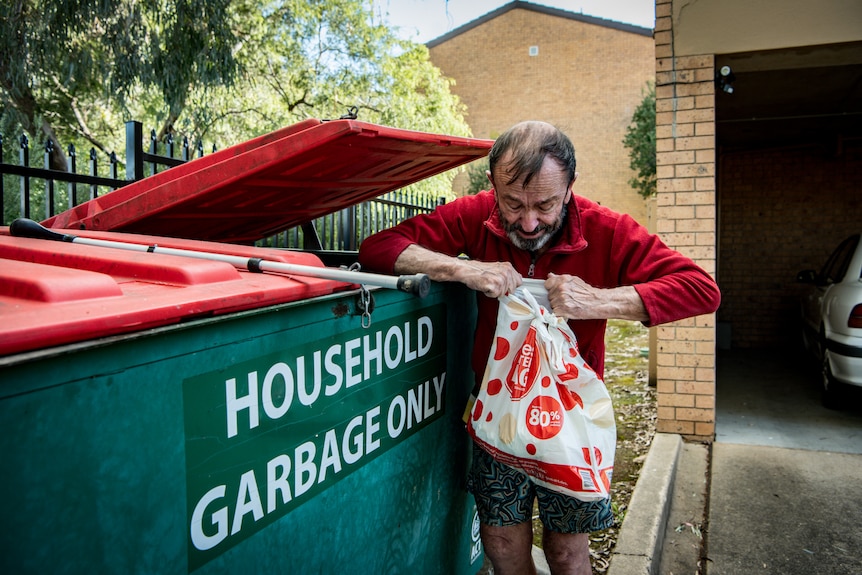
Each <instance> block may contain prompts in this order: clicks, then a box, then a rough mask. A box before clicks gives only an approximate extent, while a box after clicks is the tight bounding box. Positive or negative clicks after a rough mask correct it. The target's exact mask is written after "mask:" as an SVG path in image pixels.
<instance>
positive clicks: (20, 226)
mask: <svg viewBox="0 0 862 575" xmlns="http://www.w3.org/2000/svg"><path fill="white" fill-rule="evenodd" d="M9 232H10V233H11V234H12V235H13V236H16V237H27V238H35V239H43V240H54V241H61V242H69V243H76V244H84V245H90V246H98V247H104V248H114V249H122V250H130V251H136V252H148V253H156V254H165V255H173V256H181V257H188V258H196V259H204V260H212V261H220V262H225V263H229V264H231V265H233V266H234V267H237V268H241V269H247V270H248V271H251V272H258V273H260V272H278V273H286V274H294V275H299V276H308V277H317V278H323V279H330V280H335V281H341V282H346V283H352V284H367V285H373V286H378V287H383V288H388V289H397V290H399V291H403V292H407V293H412V294H414V295H418V296H419V297H425V296H426V295H428V291H429V290H430V288H431V280H430V278H429V277H428V276H427V275H426V274H414V275H402V276H389V275H383V274H373V273H367V272H359V271H352V270H345V269H340V268H327V267H315V266H304V265H298V264H287V263H283V262H273V261H268V260H263V259H260V258H247V257H244V256H232V255H230V254H219V253H212V252H199V251H195V250H183V249H176V248H166V247H161V246H158V245H145V244H134V243H128V242H115V241H108V240H99V239H94V238H83V237H79V236H73V235H70V234H61V233H57V232H55V231H53V230H49V229H48V228H45V227H44V226H42V225H40V224H38V223H36V222H34V221H33V220H28V219H25V218H18V219H17V220H15V221H14V222H12V225H11V226H10V227H9Z"/></svg>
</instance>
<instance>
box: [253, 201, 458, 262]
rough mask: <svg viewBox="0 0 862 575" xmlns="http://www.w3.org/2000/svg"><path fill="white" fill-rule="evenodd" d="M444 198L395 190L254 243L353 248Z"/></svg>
mask: <svg viewBox="0 0 862 575" xmlns="http://www.w3.org/2000/svg"><path fill="white" fill-rule="evenodd" d="M444 202H445V200H444V199H443V198H439V199H437V200H434V199H428V198H423V197H421V196H420V195H419V194H417V193H408V192H406V191H404V190H398V191H394V192H389V193H388V194H384V195H382V196H380V197H379V198H376V199H374V200H369V201H367V202H362V203H360V204H357V205H355V206H350V207H347V208H345V209H343V210H341V211H339V212H335V213H332V214H329V215H327V216H323V217H321V218H317V219H315V220H314V221H313V222H312V223H313V226H308V225H305V226H296V227H294V228H290V229H288V230H285V231H284V232H281V233H279V234H276V235H274V236H271V237H269V238H266V239H264V240H261V241H259V242H257V243H258V245H261V246H270V247H279V248H301V249H318V250H326V251H353V250H356V249H358V247H359V244H360V243H361V242H362V240H363V239H365V238H367V237H368V236H370V235H371V234H373V233H376V232H379V231H380V230H384V229H386V228H388V227H391V226H393V225H395V224H397V223H399V222H402V221H404V220H406V219H407V218H409V217H412V216H415V215H417V214H421V213H426V212H431V211H434V208H435V207H437V206H439V205H441V204H443V203H444Z"/></svg>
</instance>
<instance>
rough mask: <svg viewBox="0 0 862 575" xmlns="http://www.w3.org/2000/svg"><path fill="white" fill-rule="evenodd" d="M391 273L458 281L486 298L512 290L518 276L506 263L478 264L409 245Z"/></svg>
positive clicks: (517, 281)
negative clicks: (416, 274) (418, 274)
mask: <svg viewBox="0 0 862 575" xmlns="http://www.w3.org/2000/svg"><path fill="white" fill-rule="evenodd" d="M394 271H395V273H399V274H415V273H425V274H428V277H430V278H431V279H432V280H434V281H439V282H453V281H454V282H460V283H462V284H464V285H466V286H467V287H468V288H470V289H472V290H476V291H478V292H482V293H483V294H485V295H486V296H488V297H492V298H498V297H500V296H502V295H506V294H507V293H511V292H513V291H515V289H516V288H517V287H518V286H519V285H521V282H522V279H523V278H522V277H521V274H519V273H518V272H517V271H515V268H514V267H512V264H510V263H509V262H480V261H475V260H467V259H462V258H456V257H452V256H447V255H445V254H441V253H437V252H432V251H430V250H427V249H425V248H423V247H421V246H418V245H416V244H413V245H411V246H409V247H408V248H407V249H405V250H404V251H403V252H401V255H399V256H398V259H397V260H395V270H394Z"/></svg>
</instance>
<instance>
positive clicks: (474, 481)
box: [467, 444, 614, 533]
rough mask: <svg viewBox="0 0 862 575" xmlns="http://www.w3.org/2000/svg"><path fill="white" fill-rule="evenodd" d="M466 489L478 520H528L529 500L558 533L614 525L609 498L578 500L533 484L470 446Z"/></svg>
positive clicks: (511, 522)
mask: <svg viewBox="0 0 862 575" xmlns="http://www.w3.org/2000/svg"><path fill="white" fill-rule="evenodd" d="M467 490H468V491H469V492H470V493H472V494H473V497H475V498H476V507H477V508H478V510H479V519H480V520H481V521H482V523H485V524H486V525H494V526H497V527H505V526H509V525H517V524H519V523H524V522H525V521H531V520H532V517H533V500H534V499H538V502H539V517H540V518H541V520H542V524H543V525H544V526H545V528H546V529H550V530H551V531H556V532H558V533H590V532H591V531H600V530H602V529H606V528H608V527H610V526H612V525H613V524H614V513H613V510H612V509H611V500H610V499H609V498H608V499H601V500H599V501H580V500H578V499H575V498H573V497H569V496H567V495H563V494H562V493H558V492H556V491H551V490H550V489H546V488H544V487H542V486H541V485H536V484H535V483H533V482H532V481H531V480H530V478H529V477H527V475H525V474H524V473H522V472H521V471H519V470H517V469H514V468H512V467H509V466H508V465H504V464H502V463H500V462H498V461H497V460H495V459H494V458H493V457H491V456H490V455H488V453H487V452H486V451H484V450H483V449H481V448H479V447H478V446H477V445H475V444H474V445H473V465H472V467H471V468H470V474H469V475H468V476H467Z"/></svg>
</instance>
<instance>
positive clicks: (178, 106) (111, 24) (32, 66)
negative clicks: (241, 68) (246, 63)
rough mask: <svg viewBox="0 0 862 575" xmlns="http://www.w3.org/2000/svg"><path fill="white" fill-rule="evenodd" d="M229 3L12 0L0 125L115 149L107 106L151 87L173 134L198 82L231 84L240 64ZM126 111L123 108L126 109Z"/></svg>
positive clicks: (2, 43) (0, 65) (0, 18)
mask: <svg viewBox="0 0 862 575" xmlns="http://www.w3.org/2000/svg"><path fill="white" fill-rule="evenodd" d="M230 3H231V2H230V0H208V1H206V2H201V1H199V0H151V1H147V2H137V1H132V2H129V1H123V0H4V1H3V2H2V3H0V4H2V5H0V38H2V40H0V101H2V103H3V118H2V129H3V133H4V135H7V134H8V131H9V130H10V128H12V129H14V127H20V128H21V129H23V130H24V131H26V132H27V133H29V134H30V136H31V138H32V139H34V140H43V139H51V140H52V141H54V142H55V144H56V145H55V146H54V150H55V153H54V154H53V156H52V161H51V166H52V167H53V168H55V169H61V170H65V169H66V159H65V156H64V154H63V149H64V146H63V145H61V144H63V143H70V142H71V141H74V140H81V139H84V140H87V141H89V143H91V144H92V145H93V146H95V147H97V148H99V149H100V150H102V151H107V146H106V143H105V141H104V137H105V135H106V134H105V132H106V131H107V130H109V128H108V127H107V126H104V125H103V120H105V119H106V116H111V114H110V113H107V114H106V111H113V112H114V114H115V115H117V116H119V115H121V114H120V113H121V112H122V110H123V108H124V106H125V105H126V104H127V103H128V101H129V99H130V98H132V99H134V98H135V97H137V96H138V95H139V94H141V93H144V92H146V91H147V90H153V91H155V92H156V93H158V94H159V95H160V97H161V99H162V100H163V102H164V109H165V110H166V112H167V113H166V114H164V115H163V119H164V122H163V123H164V127H163V128H162V131H163V132H164V131H167V130H168V129H169V126H170V124H171V123H172V122H173V121H174V120H175V119H176V118H177V117H179V115H180V114H181V113H182V110H183V109H184V107H185V104H186V100H187V98H188V96H189V92H190V90H191V89H192V87H193V86H204V87H208V86H213V85H225V84H228V83H230V82H231V81H232V79H233V77H234V75H235V74H236V71H237V66H236V61H235V59H234V54H233V47H234V46H235V44H236V38H235V35H234V32H233V30H232V29H231V26H230V24H231V18H230V11H229V10H228V8H229V6H230ZM118 112H120V113H118Z"/></svg>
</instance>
